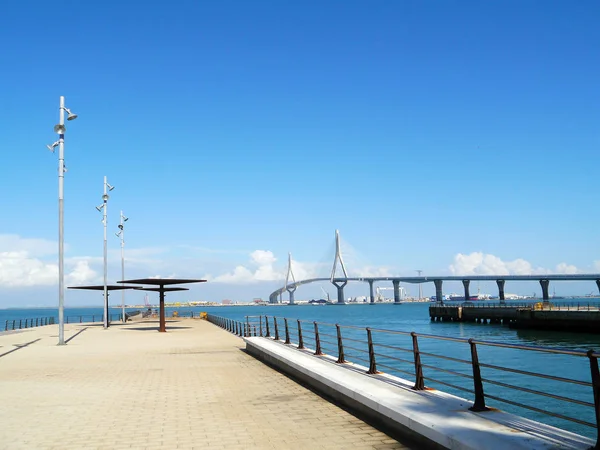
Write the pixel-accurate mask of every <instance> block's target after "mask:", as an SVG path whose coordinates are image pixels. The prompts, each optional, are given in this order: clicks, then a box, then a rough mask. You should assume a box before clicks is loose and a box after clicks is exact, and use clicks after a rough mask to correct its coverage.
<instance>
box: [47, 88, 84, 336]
mask: <svg viewBox="0 0 600 450" xmlns="http://www.w3.org/2000/svg"><path fill="white" fill-rule="evenodd" d="M58 111H59V116H58V119H59V122H58V124H57V125H55V126H54V132H55V133H56V134H58V135H59V137H58V141H56V142H54V143H53V144H51V145H47V146H46V147H47V148H48V150H50V151H51V152H52V153H54V149H55V148H56V147H58V345H65V344H66V342H65V311H64V306H65V270H64V259H65V257H64V242H65V237H64V178H65V177H64V175H65V172H66V171H67V168H66V166H65V152H64V147H65V146H64V143H65V131H67V129H66V127H65V111H66V112H67V114H68V117H67V120H73V119H75V118H76V117H77V115H76V114H73V113H72V112H71V111H70V110H69V109H67V108H65V97H63V96H62V95H61V96H60V103H59V108H58Z"/></svg>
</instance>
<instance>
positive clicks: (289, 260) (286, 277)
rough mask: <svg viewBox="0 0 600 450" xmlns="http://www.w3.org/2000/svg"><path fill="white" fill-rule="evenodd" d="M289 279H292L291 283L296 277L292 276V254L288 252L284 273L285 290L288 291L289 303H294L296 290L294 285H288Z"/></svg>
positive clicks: (294, 281)
mask: <svg viewBox="0 0 600 450" xmlns="http://www.w3.org/2000/svg"><path fill="white" fill-rule="evenodd" d="M290 279H291V280H292V282H293V283H296V277H295V276H294V272H293V270H292V254H291V253H288V269H287V274H286V275H285V285H284V287H285V290H286V291H288V293H289V294H290V302H289V304H290V305H295V304H296V303H294V292H295V291H296V286H293V287H290V286H288V285H289V282H290Z"/></svg>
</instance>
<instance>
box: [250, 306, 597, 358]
mask: <svg viewBox="0 0 600 450" xmlns="http://www.w3.org/2000/svg"><path fill="white" fill-rule="evenodd" d="M248 317H253V316H248ZM254 317H258V316H254ZM267 317H273V318H277V319H282V320H286V319H287V320H300V322H302V323H311V324H312V323H313V321H309V320H302V319H290V318H286V317H281V316H267ZM317 323H318V324H319V326H331V327H336V326H338V325H339V324H335V323H327V322H317ZM339 326H340V327H341V328H348V329H356V330H364V329H365V328H366V327H360V326H357V325H339ZM369 328H370V329H371V331H373V332H378V333H389V334H401V335H404V336H410V335H411V334H412V333H413V332H412V331H401V330H389V329H386V328H372V327H369ZM416 334H417V336H418V337H422V338H426V339H440V340H444V341H453V342H462V343H464V344H468V343H469V339H468V338H456V337H452V336H441V335H436V334H427V333H416ZM473 342H475V343H476V344H477V345H486V346H489V347H500V348H512V349H516V350H527V351H538V352H542V353H554V354H560V355H572V356H579V357H584V358H587V357H589V354H588V352H584V351H581V350H567V349H561V348H557V347H539V346H535V345H521V344H506V343H503V342H494V341H484V340H479V339H473ZM593 356H595V357H597V358H600V353H596V352H594V353H593Z"/></svg>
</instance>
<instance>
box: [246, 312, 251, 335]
mask: <svg viewBox="0 0 600 450" xmlns="http://www.w3.org/2000/svg"><path fill="white" fill-rule="evenodd" d="M246 327H247V330H248V333H247V334H246V336H252V334H251V331H250V317H249V316H246Z"/></svg>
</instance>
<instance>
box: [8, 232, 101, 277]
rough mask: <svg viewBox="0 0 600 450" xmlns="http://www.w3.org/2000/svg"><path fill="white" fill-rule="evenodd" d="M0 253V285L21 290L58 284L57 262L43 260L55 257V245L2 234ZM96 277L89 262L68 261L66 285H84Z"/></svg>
mask: <svg viewBox="0 0 600 450" xmlns="http://www.w3.org/2000/svg"><path fill="white" fill-rule="evenodd" d="M66 247H67V246H65V249H66ZM0 250H1V251H0V285H2V286H5V287H9V288H18V287H34V286H53V285H57V284H58V262H56V261H46V260H44V259H42V258H43V257H46V256H49V255H56V253H57V251H58V245H57V243H56V242H52V241H48V240H45V239H29V238H23V237H21V236H18V235H14V234H3V235H0ZM95 277H96V273H95V272H94V271H93V270H92V269H91V268H90V267H89V264H88V261H87V260H85V259H82V258H77V259H70V260H65V282H66V283H67V284H81V283H83V282H87V281H91V280H93V279H95Z"/></svg>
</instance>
